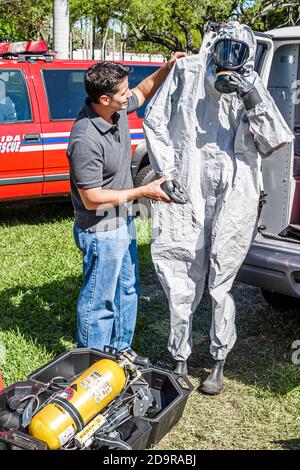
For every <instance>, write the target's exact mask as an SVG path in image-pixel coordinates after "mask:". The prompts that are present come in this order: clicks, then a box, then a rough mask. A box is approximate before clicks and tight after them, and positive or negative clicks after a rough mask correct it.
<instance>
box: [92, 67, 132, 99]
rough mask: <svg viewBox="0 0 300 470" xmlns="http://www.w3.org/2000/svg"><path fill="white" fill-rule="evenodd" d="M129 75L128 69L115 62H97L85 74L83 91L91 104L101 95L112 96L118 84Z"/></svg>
mask: <svg viewBox="0 0 300 470" xmlns="http://www.w3.org/2000/svg"><path fill="white" fill-rule="evenodd" d="M128 74H129V68H128V67H126V66H124V65H122V64H118V63H116V62H98V63H97V64H94V65H93V66H92V67H90V68H89V69H88V70H87V72H86V74H85V80H84V83H85V91H86V92H87V95H88V96H89V98H90V100H91V101H92V102H93V103H99V98H100V96H102V95H113V94H114V93H116V91H117V86H118V85H119V83H121V82H123V80H125V78H126V77H127V76H128Z"/></svg>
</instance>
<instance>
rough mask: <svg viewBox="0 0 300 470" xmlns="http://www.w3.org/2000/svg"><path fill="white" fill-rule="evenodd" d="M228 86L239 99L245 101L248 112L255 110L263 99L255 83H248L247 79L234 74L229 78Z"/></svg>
mask: <svg viewBox="0 0 300 470" xmlns="http://www.w3.org/2000/svg"><path fill="white" fill-rule="evenodd" d="M228 85H229V87H230V89H231V90H232V92H233V91H235V92H236V94H237V95H238V97H239V98H240V99H241V100H242V101H243V103H244V105H245V108H246V110H247V111H249V109H252V108H254V106H256V105H257V104H258V103H261V101H262V99H261V97H260V94H259V93H258V91H257V88H256V86H255V85H253V83H250V82H248V80H246V78H245V77H243V76H242V75H238V74H237V73H232V74H230V75H229V78H228Z"/></svg>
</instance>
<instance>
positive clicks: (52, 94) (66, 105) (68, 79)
mask: <svg viewBox="0 0 300 470" xmlns="http://www.w3.org/2000/svg"><path fill="white" fill-rule="evenodd" d="M84 75H85V70H78V69H77V70H71V69H69V70H51V69H47V70H43V77H44V83H45V88H46V93H47V99H48V107H49V112H50V118H51V119H52V120H66V119H75V118H76V116H77V114H78V113H79V111H80V109H81V108H82V105H83V102H84V100H85V97H86V92H85V89H84Z"/></svg>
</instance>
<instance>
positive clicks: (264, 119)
mask: <svg viewBox="0 0 300 470" xmlns="http://www.w3.org/2000/svg"><path fill="white" fill-rule="evenodd" d="M254 84H255V86H256V87H257V90H258V92H259V94H260V96H261V98H262V102H261V103H259V104H257V105H256V106H255V108H254V109H250V110H249V111H247V112H246V114H247V117H248V120H249V123H250V127H249V130H250V132H251V133H252V134H253V135H254V141H255V144H256V147H257V149H258V151H259V153H260V154H261V155H262V157H267V156H269V155H271V154H272V153H273V152H274V151H275V150H277V149H278V148H280V147H282V146H283V145H284V144H286V143H288V142H292V141H293V139H294V135H293V133H292V132H291V130H290V128H289V127H288V125H287V123H286V122H285V120H284V118H283V117H282V115H281V113H280V111H279V109H278V108H277V106H276V104H275V102H274V100H273V98H272V96H271V95H270V93H269V92H268V90H267V89H266V88H265V86H264V84H263V82H262V80H261V79H260V78H259V77H258V76H257V77H256V80H255V82H254Z"/></svg>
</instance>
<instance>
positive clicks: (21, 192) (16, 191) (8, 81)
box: [0, 59, 43, 200]
mask: <svg viewBox="0 0 300 470" xmlns="http://www.w3.org/2000/svg"><path fill="white" fill-rule="evenodd" d="M42 186H43V148H42V142H41V126H40V117H39V110H38V104H37V98H36V94H35V91H34V87H33V83H32V79H31V77H30V73H29V66H28V64H27V63H20V62H18V61H17V60H1V59H0V200H6V199H11V198H23V197H28V196H34V197H36V196H40V195H41V193H42Z"/></svg>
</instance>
